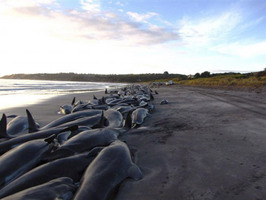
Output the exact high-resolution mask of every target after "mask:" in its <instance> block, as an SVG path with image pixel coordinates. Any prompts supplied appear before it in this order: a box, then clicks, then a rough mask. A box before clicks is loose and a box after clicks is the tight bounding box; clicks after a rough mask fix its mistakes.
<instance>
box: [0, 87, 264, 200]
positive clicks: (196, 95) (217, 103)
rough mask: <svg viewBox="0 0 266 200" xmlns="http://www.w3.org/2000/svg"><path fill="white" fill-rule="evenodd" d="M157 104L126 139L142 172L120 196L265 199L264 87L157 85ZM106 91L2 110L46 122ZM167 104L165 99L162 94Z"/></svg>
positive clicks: (177, 199) (141, 198) (181, 199)
mask: <svg viewBox="0 0 266 200" xmlns="http://www.w3.org/2000/svg"><path fill="white" fill-rule="evenodd" d="M156 90H157V91H158V92H159V94H158V95H155V96H154V97H155V100H154V104H155V107H156V108H155V110H154V112H153V113H152V115H151V116H150V117H149V118H147V119H146V121H145V123H144V124H143V126H141V128H139V129H134V130H131V131H129V132H128V133H127V134H126V135H124V136H122V137H121V138H120V139H121V140H123V141H126V142H127V144H128V145H129V147H130V149H131V150H132V152H133V153H134V160H135V162H136V164H137V165H138V166H139V167H140V169H141V170H142V172H143V174H144V178H143V179H142V180H140V181H133V180H130V179H128V180H126V181H124V182H123V183H122V184H121V185H120V188H119V191H118V194H117V196H116V199H117V200H125V199H127V200H131V199H132V200H133V199H134V200H135V199H138V200H166V199H167V200H194V199H196V200H201V199H202V200H203V199H204V200H214V199H215V200H231V199H234V200H263V199H266V145H265V144H266V93H265V92H260V93H256V92H254V91H252V92H251V91H250V92H248V91H229V90H218V89H203V88H195V87H184V86H169V87H161V88H158V89H157V88H156ZM93 94H94V95H95V96H97V97H102V96H103V95H104V92H98V93H81V94H71V95H62V96H58V97H55V98H51V99H49V100H47V101H44V102H40V103H38V104H34V105H30V106H27V107H20V108H12V109H7V110H1V113H0V114H2V112H5V113H6V114H7V115H9V114H18V115H25V109H26V108H28V109H29V110H30V111H31V113H32V115H33V117H34V118H35V119H36V121H38V122H39V123H40V125H41V126H43V125H45V124H47V123H48V122H50V121H52V120H54V119H56V118H58V117H59V115H58V114H57V112H58V109H59V106H60V105H63V104H69V103H70V102H71V101H72V98H73V97H74V96H76V98H77V100H89V99H92V97H93ZM163 99H166V100H168V102H169V104H166V105H160V102H161V100H163Z"/></svg>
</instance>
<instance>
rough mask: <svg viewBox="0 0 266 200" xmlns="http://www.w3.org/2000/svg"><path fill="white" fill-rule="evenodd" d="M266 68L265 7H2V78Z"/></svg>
mask: <svg viewBox="0 0 266 200" xmlns="http://www.w3.org/2000/svg"><path fill="white" fill-rule="evenodd" d="M264 68H266V0H127V1H122V0H120V1H119V0H1V1H0V69H1V70H0V76H3V75H9V74H16V73H59V72H74V73H95V74H139V73H163V72H164V71H168V72H169V73H178V74H187V75H188V74H195V73H197V72H203V71H210V72H211V73H220V72H221V73H222V72H254V71H261V70H263V69H264Z"/></svg>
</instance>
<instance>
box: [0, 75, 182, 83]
mask: <svg viewBox="0 0 266 200" xmlns="http://www.w3.org/2000/svg"><path fill="white" fill-rule="evenodd" d="M1 78H4V79H31V80H56V81H88V82H117V83H136V82H145V81H154V80H157V79H173V78H178V79H182V80H183V79H186V78H187V76H186V75H181V74H168V73H162V74H123V75H122V74H121V75H117V74H110V75H101V74H76V73H58V74H13V75H8V76H3V77H1Z"/></svg>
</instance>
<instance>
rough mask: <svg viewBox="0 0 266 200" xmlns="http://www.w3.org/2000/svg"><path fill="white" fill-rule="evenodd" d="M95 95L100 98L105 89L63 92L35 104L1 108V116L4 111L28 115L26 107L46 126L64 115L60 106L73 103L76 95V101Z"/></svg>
mask: <svg viewBox="0 0 266 200" xmlns="http://www.w3.org/2000/svg"><path fill="white" fill-rule="evenodd" d="M93 95H95V96H96V97H99V98H100V97H102V96H103V95H104V90H103V91H97V92H84V93H72V94H62V95H58V96H54V97H51V98H48V99H44V100H41V101H39V102H37V103H34V104H28V105H23V106H19V107H12V108H7V109H1V110H0V114H1V116H2V114H3V113H5V114H6V115H14V114H16V115H22V116H26V109H28V110H29V111H30V112H31V114H32V115H33V117H34V119H35V120H36V121H37V122H38V123H39V124H40V125H41V126H44V125H45V124H47V123H49V122H51V121H53V120H55V119H57V118H59V117H61V116H62V115H60V114H58V113H57V112H58V111H59V107H60V106H62V105H64V104H71V101H72V99H73V98H74V97H76V101H78V100H92V99H93Z"/></svg>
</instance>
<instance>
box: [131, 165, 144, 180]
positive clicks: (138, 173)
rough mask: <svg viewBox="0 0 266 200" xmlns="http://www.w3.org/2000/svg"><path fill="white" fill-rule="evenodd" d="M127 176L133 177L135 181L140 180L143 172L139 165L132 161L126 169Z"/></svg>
mask: <svg viewBox="0 0 266 200" xmlns="http://www.w3.org/2000/svg"><path fill="white" fill-rule="evenodd" d="M127 172H128V176H129V177H130V178H133V179H134V180H135V181H137V180H140V179H142V178H143V174H142V172H141V171H140V169H139V167H138V166H137V165H135V164H134V163H133V164H132V166H131V167H130V168H129V169H128V171H127Z"/></svg>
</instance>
